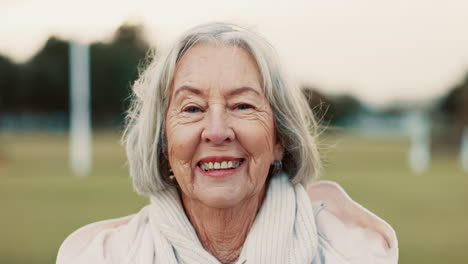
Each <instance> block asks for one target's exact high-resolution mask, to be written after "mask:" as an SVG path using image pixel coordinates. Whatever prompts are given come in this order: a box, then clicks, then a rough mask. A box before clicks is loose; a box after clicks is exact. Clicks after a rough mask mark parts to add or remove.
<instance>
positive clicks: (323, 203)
mask: <svg viewBox="0 0 468 264" xmlns="http://www.w3.org/2000/svg"><path fill="white" fill-rule="evenodd" d="M306 190H307V193H308V195H309V197H310V199H311V201H312V204H313V207H314V212H315V215H316V217H315V218H316V224H317V230H318V234H319V246H320V247H321V250H322V253H323V255H326V257H325V258H328V259H331V258H332V259H337V263H361V264H367V263H373V264H380V263H382V264H383V263H385V264H387V263H397V262H398V241H397V238H396V234H395V231H394V230H393V228H392V227H391V226H390V225H389V224H388V223H387V222H385V221H384V220H383V219H381V218H380V217H378V216H377V215H375V214H373V213H372V212H370V211H369V210H367V209H366V208H364V207H363V206H361V205H360V204H358V203H357V202H355V201H353V200H352V199H351V198H350V197H349V195H348V194H347V193H346V192H345V191H344V189H343V188H342V187H341V186H340V185H338V184H337V183H335V182H330V181H319V182H317V183H314V184H313V185H310V186H308V187H307V188H306ZM340 260H341V262H340ZM326 263H328V261H327V262H326Z"/></svg>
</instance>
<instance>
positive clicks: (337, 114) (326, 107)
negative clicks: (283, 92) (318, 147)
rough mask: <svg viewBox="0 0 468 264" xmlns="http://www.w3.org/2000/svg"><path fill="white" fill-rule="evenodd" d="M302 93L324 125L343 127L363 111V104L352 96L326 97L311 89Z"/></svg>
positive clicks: (305, 88) (304, 89)
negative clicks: (347, 121)
mask: <svg viewBox="0 0 468 264" xmlns="http://www.w3.org/2000/svg"><path fill="white" fill-rule="evenodd" d="M302 91H303V93H304V95H305V97H306V99H307V101H308V103H309V106H310V108H311V109H312V111H313V112H314V114H315V116H316V118H317V119H318V120H319V121H320V122H321V123H323V124H324V125H343V124H345V123H346V120H348V119H349V118H351V117H353V116H354V115H356V114H358V112H359V110H360V109H361V103H360V102H359V101H358V100H357V99H356V98H355V97H353V96H351V95H347V94H346V95H340V96H326V95H325V94H323V93H320V92H319V91H317V89H314V88H310V87H304V88H303V89H302Z"/></svg>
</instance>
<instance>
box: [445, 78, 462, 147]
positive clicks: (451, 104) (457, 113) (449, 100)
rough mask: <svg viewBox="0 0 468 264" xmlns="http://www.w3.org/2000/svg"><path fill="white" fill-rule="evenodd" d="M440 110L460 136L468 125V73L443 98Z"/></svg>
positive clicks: (457, 135) (458, 136)
mask: <svg viewBox="0 0 468 264" xmlns="http://www.w3.org/2000/svg"><path fill="white" fill-rule="evenodd" d="M440 110H441V112H442V113H443V114H445V115H446V116H447V117H448V119H449V122H450V123H452V124H453V125H454V130H455V136H456V137H457V138H460V137H461V134H462V132H463V129H464V128H465V127H467V126H468V73H467V74H466V75H465V78H464V79H463V80H462V81H461V82H460V83H459V84H457V85H455V87H454V88H453V89H452V90H451V91H450V92H449V94H448V95H447V96H446V97H445V98H444V99H443V100H442V103H441V104H440Z"/></svg>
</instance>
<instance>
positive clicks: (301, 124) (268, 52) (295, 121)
mask: <svg viewBox="0 0 468 264" xmlns="http://www.w3.org/2000/svg"><path fill="white" fill-rule="evenodd" d="M208 42H209V43H216V44H220V45H233V46H237V47H241V48H243V49H244V50H245V51H247V52H248V53H249V54H250V55H251V56H252V58H253V59H254V60H255V61H256V63H257V67H258V69H259V72H260V75H261V80H262V86H263V90H264V93H265V96H266V98H267V99H268V101H269V102H270V105H271V108H272V111H273V116H274V123H275V129H276V135H277V137H278V139H279V140H280V142H281V144H282V146H283V148H284V155H283V160H282V163H283V171H285V172H286V173H287V174H288V175H289V177H290V180H291V182H292V183H293V184H297V183H302V184H304V185H305V184H307V183H309V182H310V181H311V180H312V179H314V178H315V177H317V175H318V173H319V170H320V167H321V166H320V159H319V154H318V150H317V144H316V136H317V124H316V121H315V119H314V117H313V114H312V111H311V109H310V108H309V106H308V104H307V101H306V99H305V97H304V96H303V94H302V92H301V90H300V89H299V87H297V86H295V85H290V84H288V83H287V82H286V80H285V76H284V73H283V72H282V71H281V70H280V67H279V64H278V62H277V56H276V53H275V51H274V49H273V47H272V46H271V45H270V44H269V43H268V41H267V40H265V39H264V38H263V37H261V36H260V35H259V34H257V33H254V32H252V31H251V30H248V29H246V28H242V27H240V26H237V25H234V24H229V23H207V24H203V25H200V26H197V27H194V28H192V29H190V30H189V31H187V32H186V33H185V34H184V35H182V37H181V38H180V39H179V40H178V41H177V42H176V44H175V45H174V46H173V47H172V49H170V50H169V52H168V53H167V54H166V55H165V56H163V57H161V58H157V57H154V58H152V59H151V61H150V63H149V64H148V66H147V68H146V69H145V70H144V71H143V72H142V73H141V74H140V76H139V78H138V80H137V81H136V82H135V83H134V85H133V91H134V94H133V98H132V104H131V107H130V109H129V111H128V113H127V120H126V121H127V122H126V128H125V132H124V136H123V138H122V142H123V144H125V146H126V150H127V157H128V165H129V167H130V176H131V177H132V179H133V185H134V188H135V190H136V191H137V192H138V193H140V194H143V195H155V194H157V193H158V192H159V191H161V190H164V189H166V188H170V187H171V181H170V180H169V174H170V172H169V169H170V168H169V161H168V157H167V142H166V137H165V135H164V131H165V118H166V111H167V107H168V104H169V102H168V101H169V98H170V91H171V86H172V81H173V77H174V73H175V69H176V65H177V63H178V61H179V60H180V59H181V58H182V56H183V55H184V54H185V53H186V52H187V50H189V49H190V48H191V47H193V46H195V45H197V44H201V43H208ZM172 185H173V184H172Z"/></svg>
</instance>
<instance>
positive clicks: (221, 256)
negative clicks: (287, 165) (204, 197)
mask: <svg viewBox="0 0 468 264" xmlns="http://www.w3.org/2000/svg"><path fill="white" fill-rule="evenodd" d="M264 195H265V190H262V191H261V193H260V194H259V195H256V196H255V197H252V198H251V199H249V200H246V201H243V202H242V203H240V204H238V205H236V206H235V207H233V208H212V207H208V206H206V205H204V204H202V203H201V202H200V201H195V200H191V199H189V198H187V197H186V196H185V195H183V193H182V202H183V204H184V207H185V211H186V213H187V216H188V218H189V219H190V222H191V223H192V225H193V227H194V228H195V231H196V232H197V235H198V238H199V239H200V241H201V243H202V245H203V247H204V248H205V249H206V250H207V251H208V252H210V253H211V254H212V255H213V256H215V257H216V258H217V259H218V260H219V261H220V262H221V263H223V264H226V263H232V262H234V261H235V260H237V259H238V258H239V255H240V252H241V249H242V246H243V245H244V242H245V239H246V237H247V234H248V232H249V230H250V227H251V226H252V224H253V222H254V220H255V216H256V215H257V212H258V209H259V208H260V206H261V204H262V202H263V198H264Z"/></svg>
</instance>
